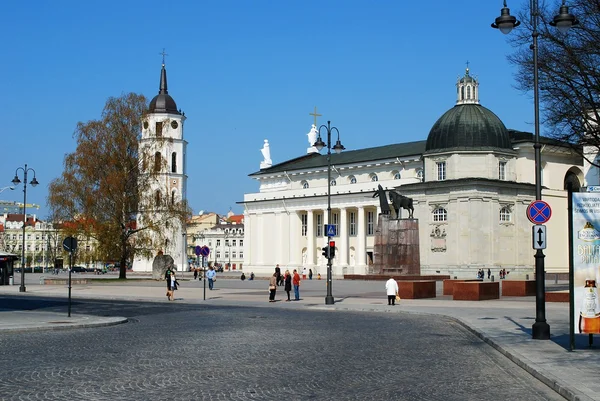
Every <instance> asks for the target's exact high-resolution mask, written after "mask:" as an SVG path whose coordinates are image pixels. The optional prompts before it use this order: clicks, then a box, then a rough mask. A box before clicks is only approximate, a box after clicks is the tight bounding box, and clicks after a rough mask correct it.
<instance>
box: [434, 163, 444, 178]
mask: <svg viewBox="0 0 600 401" xmlns="http://www.w3.org/2000/svg"><path fill="white" fill-rule="evenodd" d="M436 165H437V179H438V181H444V180H445V179H446V162H438V163H436Z"/></svg>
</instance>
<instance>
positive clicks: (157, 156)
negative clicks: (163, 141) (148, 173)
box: [154, 152, 161, 173]
mask: <svg viewBox="0 0 600 401" xmlns="http://www.w3.org/2000/svg"><path fill="white" fill-rule="evenodd" d="M160 159H161V157H160V152H156V153H155V154H154V172H155V173H158V172H160V165H161V163H160Z"/></svg>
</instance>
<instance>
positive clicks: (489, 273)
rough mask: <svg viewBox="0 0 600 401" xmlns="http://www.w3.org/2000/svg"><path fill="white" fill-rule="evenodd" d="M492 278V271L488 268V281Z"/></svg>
mask: <svg viewBox="0 0 600 401" xmlns="http://www.w3.org/2000/svg"><path fill="white" fill-rule="evenodd" d="M490 278H492V271H491V270H490V269H489V268H488V280H489V279H490Z"/></svg>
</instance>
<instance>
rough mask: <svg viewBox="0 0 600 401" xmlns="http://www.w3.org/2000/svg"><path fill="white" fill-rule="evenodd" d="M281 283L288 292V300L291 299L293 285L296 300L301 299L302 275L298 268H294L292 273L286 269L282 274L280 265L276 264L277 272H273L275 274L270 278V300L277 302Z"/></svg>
mask: <svg viewBox="0 0 600 401" xmlns="http://www.w3.org/2000/svg"><path fill="white" fill-rule="evenodd" d="M304 270H306V269H304ZM310 275H311V277H312V270H311V271H310ZM280 285H283V286H284V287H283V289H284V291H285V292H286V294H287V299H286V302H289V301H291V298H290V293H291V291H292V287H293V288H294V301H299V300H300V275H299V274H298V271H297V270H296V269H294V272H293V273H292V274H290V271H289V270H286V271H285V273H284V274H281V268H280V267H279V265H277V266H275V273H273V276H271V278H270V279H269V302H275V294H276V293H277V287H278V286H280Z"/></svg>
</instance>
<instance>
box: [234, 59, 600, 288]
mask: <svg viewBox="0 0 600 401" xmlns="http://www.w3.org/2000/svg"><path fill="white" fill-rule="evenodd" d="M456 87H457V101H456V104H455V105H454V107H452V108H451V109H449V110H448V111H447V112H446V113H444V114H443V115H442V116H441V117H440V118H439V119H438V120H437V122H436V123H435V124H434V125H433V127H432V128H431V131H430V132H429V135H428V136H427V139H426V140H423V141H417V142H408V143H398V144H391V145H386V146H380V147H374V148H366V149H358V150H350V151H344V152H342V153H340V154H333V153H332V155H331V164H332V167H331V169H332V176H331V177H332V178H331V208H332V221H331V222H328V221H327V155H326V154H320V153H318V152H317V151H316V149H314V148H312V147H309V149H308V150H307V154H305V155H302V156H300V157H298V158H295V159H291V160H287V161H284V162H282V163H278V164H271V161H270V160H267V159H270V154H267V155H265V152H264V151H263V156H264V157H265V160H264V161H263V163H261V166H260V170H259V171H257V172H255V173H252V174H250V177H251V178H253V179H255V180H257V181H258V183H259V191H258V192H256V193H249V194H245V195H244V201H243V202H240V203H243V205H244V209H245V210H244V215H245V217H244V221H245V239H244V245H245V246H244V269H245V270H247V271H253V272H255V273H271V272H273V271H274V270H273V268H274V266H275V265H276V264H279V265H280V266H282V267H283V268H289V269H292V268H302V267H306V268H310V269H312V270H313V272H314V273H315V274H317V273H321V274H323V275H324V273H325V272H326V263H327V260H326V259H325V258H324V257H323V256H322V255H321V252H322V248H323V246H325V245H326V241H327V236H326V235H325V233H324V230H323V225H324V224H328V223H330V224H334V225H335V226H336V228H337V229H336V232H337V236H336V237H334V239H335V241H336V254H335V259H334V260H333V275H334V276H337V277H340V276H342V275H343V274H368V273H369V272H370V269H369V266H370V265H371V264H372V263H373V248H374V236H375V230H376V228H377V219H378V215H379V213H380V212H381V210H380V206H379V199H378V198H373V197H372V195H373V193H374V192H375V190H376V189H377V186H378V185H379V184H381V185H382V187H383V188H384V189H388V190H392V189H396V190H397V191H398V192H399V193H401V194H403V195H406V196H408V197H411V198H413V201H414V208H415V210H414V217H415V218H416V219H418V221H419V223H418V224H419V239H420V257H421V273H422V274H449V275H451V276H457V277H459V278H466V277H468V278H472V277H475V275H476V272H477V270H478V269H481V268H483V269H485V270H487V269H488V268H490V269H491V270H492V271H493V272H495V273H497V272H498V270H499V269H506V270H507V271H511V272H516V273H515V275H524V274H531V273H533V270H534V253H535V251H534V250H533V249H532V224H531V223H530V222H529V220H528V219H527V217H526V209H527V206H528V205H529V204H530V203H531V202H532V201H533V200H535V158H534V147H533V145H534V136H533V134H531V133H527V132H520V131H515V130H511V129H507V128H506V127H505V125H504V124H503V123H502V121H501V120H500V119H499V118H498V117H497V116H496V115H495V114H494V113H493V112H492V111H490V110H489V109H487V108H485V107H483V106H482V105H481V104H480V103H479V83H478V80H477V79H476V78H474V77H473V76H471V75H470V73H469V69H468V68H467V70H466V72H465V74H464V76H463V77H461V78H459V79H458V82H457V84H456ZM315 133H316V131H315V127H314V126H313V129H312V130H311V133H309V142H310V141H311V140H312V141H313V142H312V143H314V138H312V137H313V136H314V134H315ZM312 143H309V145H312ZM541 145H542V149H541V156H542V165H541V168H542V199H543V200H545V201H546V202H548V203H549V204H550V205H551V207H552V217H551V219H550V221H549V222H548V223H547V224H546V225H547V244H548V248H547V249H546V250H545V255H546V259H545V266H546V271H547V272H566V271H568V240H567V192H566V190H565V188H566V185H567V183H568V182H571V183H573V187H574V188H575V189H576V190H577V189H578V188H579V187H581V186H583V185H598V183H597V182H596V181H598V174H597V171H596V169H595V168H591V167H590V166H589V164H587V163H585V166H584V159H583V158H582V157H581V156H580V155H578V154H577V153H576V152H574V151H573V150H572V149H571V148H569V147H567V146H564V144H561V143H559V142H557V141H554V140H552V139H549V138H544V137H542V138H541ZM263 150H264V148H263ZM323 151H324V153H325V152H326V149H324V150H323ZM267 161H268V163H267ZM591 180H593V181H591ZM401 217H407V216H401Z"/></svg>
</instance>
